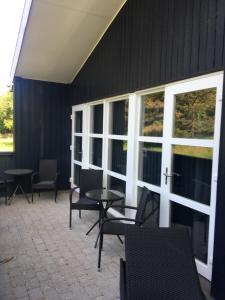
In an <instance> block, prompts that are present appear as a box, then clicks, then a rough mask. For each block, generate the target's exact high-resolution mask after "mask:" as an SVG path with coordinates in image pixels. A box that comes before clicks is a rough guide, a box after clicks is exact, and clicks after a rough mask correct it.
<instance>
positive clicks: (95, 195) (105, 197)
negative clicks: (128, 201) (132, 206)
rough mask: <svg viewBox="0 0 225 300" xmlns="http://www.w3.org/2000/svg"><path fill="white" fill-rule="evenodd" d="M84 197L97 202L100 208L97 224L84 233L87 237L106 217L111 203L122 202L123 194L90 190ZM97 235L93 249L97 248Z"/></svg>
mask: <svg viewBox="0 0 225 300" xmlns="http://www.w3.org/2000/svg"><path fill="white" fill-rule="evenodd" d="M85 196H86V197H87V198H88V199H90V200H93V201H96V202H98V203H99V205H100V206H101V214H100V217H99V219H98V220H97V222H95V224H94V225H93V226H92V227H91V228H90V229H89V230H88V232H87V233H86V234H87V235H88V233H89V232H90V231H91V230H92V229H93V228H94V227H95V226H96V225H97V224H102V222H103V221H104V218H105V217H107V210H108V209H109V207H111V206H112V204H113V202H115V201H119V200H122V199H124V197H125V196H124V194H123V193H121V192H119V191H116V190H108V189H97V190H91V191H89V192H87V193H86V194H85ZM99 233H100V231H99ZM99 233H98V235H97V239H96V242H95V248H96V247H97V243H98V239H99Z"/></svg>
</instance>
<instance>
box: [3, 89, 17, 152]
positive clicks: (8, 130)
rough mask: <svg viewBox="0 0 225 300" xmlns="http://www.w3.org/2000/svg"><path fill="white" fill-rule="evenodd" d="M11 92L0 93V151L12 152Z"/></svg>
mask: <svg viewBox="0 0 225 300" xmlns="http://www.w3.org/2000/svg"><path fill="white" fill-rule="evenodd" d="M13 151H14V140H13V92H12V90H9V91H7V92H5V93H4V94H2V95H0V152H13Z"/></svg>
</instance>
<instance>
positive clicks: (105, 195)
mask: <svg viewBox="0 0 225 300" xmlns="http://www.w3.org/2000/svg"><path fill="white" fill-rule="evenodd" d="M85 195H86V197H87V198H88V199H91V200H94V201H102V202H111V201H117V200H121V199H123V198H124V194H123V193H121V192H119V191H116V190H107V189H98V190H92V191H89V192H87V193H86V194H85Z"/></svg>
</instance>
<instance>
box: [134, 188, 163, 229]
mask: <svg viewBox="0 0 225 300" xmlns="http://www.w3.org/2000/svg"><path fill="white" fill-rule="evenodd" d="M142 190H143V188H141V187H138V199H137V206H138V204H139V201H140V199H141V194H142ZM152 196H153V198H154V200H153V201H149V202H148V203H147V207H146V211H145V218H147V220H146V221H145V224H144V226H145V227H158V226H159V211H160V194H158V193H155V192H152ZM156 207H157V208H158V209H157V210H156V211H155V213H154V214H152V215H151V216H150V217H149V218H148V216H149V214H150V213H151V212H152V211H153V210H154V209H155V208H156Z"/></svg>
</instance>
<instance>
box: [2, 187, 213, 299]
mask: <svg viewBox="0 0 225 300" xmlns="http://www.w3.org/2000/svg"><path fill="white" fill-rule="evenodd" d="M1 200H2V201H1V202H0V235H1V239H0V248H1V260H2V259H3V258H6V257H13V259H12V260H11V261H9V262H8V263H1V264H0V299H1V300H7V299H10V300H13V299H24V300H25V299H30V300H38V299H48V300H51V299H54V300H57V299H62V300H66V299H77V300H86V299H88V300H89V299H96V300H97V299H99V300H100V299H109V300H110V299H112V300H113V299H119V258H120V257H123V255H124V251H123V246H122V245H121V244H120V243H119V241H118V239H117V238H115V237H112V238H111V237H109V236H108V237H107V238H106V239H105V242H104V250H105V251H103V253H102V255H103V257H102V271H101V272H97V249H94V242H95V238H96V231H95V232H92V233H91V234H90V236H85V232H86V231H87V229H88V228H89V227H90V226H91V225H92V224H93V222H94V221H95V220H96V218H97V213H95V212H85V211H84V212H83V214H82V219H79V218H78V212H74V218H73V228H72V230H69V227H68V219H69V216H68V214H69V201H68V192H66V191H62V192H60V193H59V197H58V201H57V204H55V203H54V202H53V199H52V193H43V194H41V197H40V198H38V196H36V195H35V203H34V204H30V205H29V204H28V203H27V202H26V200H25V199H24V198H23V197H21V196H17V197H16V199H14V201H13V202H12V205H11V206H5V205H4V201H3V199H1ZM76 214H77V216H76ZM201 284H202V287H203V290H204V293H205V294H206V295H209V284H208V282H207V281H206V280H205V279H202V278H201ZM207 299H212V298H210V297H208V298H207Z"/></svg>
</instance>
